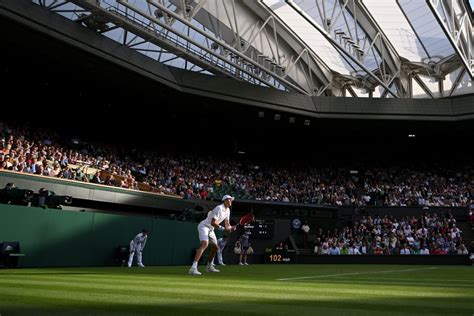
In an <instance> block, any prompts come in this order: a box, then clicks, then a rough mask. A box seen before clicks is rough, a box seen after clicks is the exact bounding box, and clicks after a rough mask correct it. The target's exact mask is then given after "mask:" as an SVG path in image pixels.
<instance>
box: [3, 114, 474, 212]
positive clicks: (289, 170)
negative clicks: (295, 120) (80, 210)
mask: <svg viewBox="0 0 474 316" xmlns="http://www.w3.org/2000/svg"><path fill="white" fill-rule="evenodd" d="M73 148H74V149H73ZM0 169H7V170H13V171H18V172H25V173H32V174H38V175H43V176H51V177H57V178H63V179H69V180H76V181H83V182H93V183H96V184H102V185H109V186H116V187H123V188H129V189H135V190H143V191H151V192H155V193H159V194H172V195H178V196H181V197H183V198H189V199H207V198H209V197H212V196H213V193H214V190H215V189H218V188H219V187H222V186H226V189H231V190H232V193H233V194H235V195H237V196H238V197H241V198H244V199H253V200H263V201H279V202H294V203H314V204H326V205H346V206H367V205H379V206H380V205H384V206H451V207H456V206H467V205H469V204H470V203H472V202H471V201H472V199H471V198H472V185H473V183H474V180H473V170H472V168H471V166H464V167H462V168H459V169H456V170H451V169H446V168H434V167H433V166H430V168H429V169H425V170H422V169H420V168H416V169H415V168H408V167H406V168H400V167H392V168H376V167H373V168H371V169H367V170H363V169H359V170H357V171H355V172H353V171H352V172H351V170H349V169H344V168H314V167H310V166H298V167H290V166H287V167H286V168H282V167H281V166H271V165H269V164H257V163H255V162H251V161H242V160H239V161H237V160H233V159H216V158H212V157H195V156H191V155H189V156H182V155H175V156H164V155H160V154H157V153H153V152H138V151H136V150H132V151H129V152H125V150H124V149H117V148H115V147H113V146H109V145H102V144H101V145H93V144H90V143H86V144H80V143H79V142H76V144H72V145H68V146H65V145H64V144H61V143H60V141H59V137H58V136H57V135H55V133H54V132H48V131H45V130H38V129H34V132H33V131H32V129H28V128H21V127H15V128H13V127H7V126H6V125H5V124H2V123H1V122H0Z"/></svg>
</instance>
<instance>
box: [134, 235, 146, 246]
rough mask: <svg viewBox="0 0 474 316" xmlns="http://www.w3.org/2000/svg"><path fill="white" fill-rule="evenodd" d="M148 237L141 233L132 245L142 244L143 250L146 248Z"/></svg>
mask: <svg viewBox="0 0 474 316" xmlns="http://www.w3.org/2000/svg"><path fill="white" fill-rule="evenodd" d="M147 237H148V235H145V234H144V233H139V234H138V235H136V236H135V238H133V240H132V243H134V244H135V245H139V244H140V245H142V248H144V247H145V244H146V239H147Z"/></svg>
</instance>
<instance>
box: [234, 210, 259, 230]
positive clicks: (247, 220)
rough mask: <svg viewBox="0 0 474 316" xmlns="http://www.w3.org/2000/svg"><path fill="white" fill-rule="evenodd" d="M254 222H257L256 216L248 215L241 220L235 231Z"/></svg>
mask: <svg viewBox="0 0 474 316" xmlns="http://www.w3.org/2000/svg"><path fill="white" fill-rule="evenodd" d="M254 220H255V216H254V215H253V214H252V213H247V214H245V215H243V216H242V217H241V218H240V220H239V222H238V223H237V225H235V229H237V227H239V226H245V225H247V224H249V223H251V222H253V221H254Z"/></svg>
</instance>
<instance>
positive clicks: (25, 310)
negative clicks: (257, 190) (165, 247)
mask: <svg viewBox="0 0 474 316" xmlns="http://www.w3.org/2000/svg"><path fill="white" fill-rule="evenodd" d="M188 268H189V267H187V266H174V267H146V268H144V269H139V268H136V267H134V268H131V269H128V268H118V267H117V268H60V269H58V268H49V269H11V270H10V269H3V270H0V315H1V316H8V315H97V314H100V315H147V314H148V315H225V316H231V315H298V316H303V315H383V316H388V315H468V316H472V315H474V267H470V266H405V265H403V266H402V265H250V266H225V267H218V268H220V269H221V272H220V273H212V274H211V273H205V272H204V270H205V269H204V268H205V267H204V266H200V267H199V270H200V271H201V272H203V275H201V276H189V275H187V271H188Z"/></svg>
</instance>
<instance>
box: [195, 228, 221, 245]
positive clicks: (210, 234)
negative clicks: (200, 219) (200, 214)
mask: <svg viewBox="0 0 474 316" xmlns="http://www.w3.org/2000/svg"><path fill="white" fill-rule="evenodd" d="M198 232H199V240H200V241H203V240H205V241H209V242H210V243H213V244H215V245H217V238H216V234H215V233H214V228H209V226H207V225H206V224H202V223H199V225H198Z"/></svg>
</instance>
